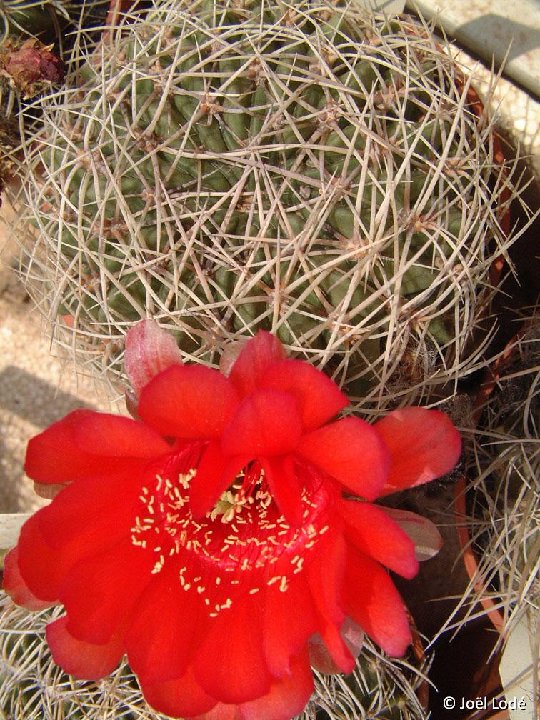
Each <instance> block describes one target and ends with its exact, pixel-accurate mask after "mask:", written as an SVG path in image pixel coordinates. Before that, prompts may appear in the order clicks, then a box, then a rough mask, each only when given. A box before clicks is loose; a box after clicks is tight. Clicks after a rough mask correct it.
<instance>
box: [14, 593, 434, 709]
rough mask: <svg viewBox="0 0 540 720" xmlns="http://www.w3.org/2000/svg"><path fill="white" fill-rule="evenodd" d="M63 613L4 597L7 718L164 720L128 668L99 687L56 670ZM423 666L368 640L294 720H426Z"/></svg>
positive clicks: (319, 678)
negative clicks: (345, 671) (49, 631)
mask: <svg viewBox="0 0 540 720" xmlns="http://www.w3.org/2000/svg"><path fill="white" fill-rule="evenodd" d="M60 614H61V613H60V612H59V611H58V610H42V611H40V612H39V613H29V612H28V611H27V610H24V609H22V608H18V607H17V606H16V605H14V603H13V602H12V601H11V600H10V599H9V598H8V597H6V596H5V595H4V594H3V593H1V594H0V711H2V712H3V713H5V715H0V716H1V717H2V720H4V717H5V718H6V719H7V720H12V719H13V720H19V718H20V719H21V720H22V718H24V720H166V716H165V715H162V714H161V713H158V712H156V711H155V710H153V709H152V708H150V707H149V706H148V705H147V704H146V702H145V700H144V698H143V696H142V694H141V692H140V689H139V686H138V684H137V680H136V678H135V676H134V674H133V673H132V672H131V671H130V668H129V666H128V665H127V664H125V663H123V664H122V665H121V666H120V667H119V668H118V669H117V670H115V672H114V673H113V674H112V675H111V676H110V677H107V678H105V679H104V680H100V681H99V682H88V681H82V680H76V679H75V678H73V677H71V676H69V675H67V674H66V673H65V672H63V671H62V670H61V669H60V668H59V667H58V666H57V665H55V664H54V662H53V660H52V658H51V654H50V651H49V648H48V646H47V643H46V642H45V632H44V631H45V624H46V623H47V622H49V621H50V620H51V617H56V616H59V615H60ZM422 683H425V680H423V676H422V667H421V664H420V663H419V661H418V660H415V659H413V661H412V663H409V662H407V661H406V660H403V661H399V660H398V661H396V660H395V659H392V660H389V659H388V658H386V657H385V656H384V655H382V654H381V653H380V651H379V652H378V651H377V650H376V648H375V646H374V645H373V644H372V643H371V642H370V641H369V640H368V639H366V640H365V645H364V647H363V649H362V654H361V656H360V658H359V661H358V663H357V667H356V670H355V672H354V673H353V674H351V675H349V676H347V677H343V676H335V675H323V674H320V673H317V674H316V677H315V693H314V695H313V697H312V699H311V700H310V702H309V704H308V706H307V707H306V709H305V711H304V712H303V713H302V714H301V715H300V716H299V717H298V719H297V720H350V719H351V718H353V717H354V718H359V719H360V718H365V719H366V720H367V719H368V718H369V720H398V719H399V720H423V718H424V717H425V715H424V710H423V707H422V704H421V702H420V701H419V699H418V696H417V695H418V694H419V687H420V686H421V685H422Z"/></svg>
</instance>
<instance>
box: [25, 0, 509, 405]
mask: <svg viewBox="0 0 540 720" xmlns="http://www.w3.org/2000/svg"><path fill="white" fill-rule="evenodd" d="M468 87H469V86H468V83H467V82H465V81H464V80H463V79H462V77H461V75H460V73H459V71H458V70H457V68H456V65H455V64H454V62H453V60H452V59H451V58H450V57H449V55H448V54H447V53H446V52H445V51H444V50H443V49H442V48H441V47H440V46H439V45H438V44H437V42H436V41H435V40H434V38H433V37H432V36H431V34H430V33H429V32H428V30H427V29H426V28H425V27H424V26H422V25H421V24H418V23H417V22H415V21H413V20H412V19H409V18H403V19H395V20H392V21H388V20H385V19H383V18H381V17H371V16H367V15H365V14H364V11H362V10H359V9H357V8H355V7H354V5H346V6H344V7H341V6H340V5H339V3H338V4H337V5H336V4H328V5H324V4H322V5H319V4H317V3H308V2H307V1H305V0H302V1H301V2H298V3H295V4H293V5H288V4H286V3H284V2H282V1H281V0H268V1H265V2H262V1H261V0H235V1H234V2H233V1H232V0H219V1H217V2H204V1H203V0H197V2H194V3H193V2H187V0H184V1H182V2H159V3H156V4H155V6H154V7H153V8H152V9H150V10H149V11H148V13H147V15H145V17H144V18H142V19H139V20H138V21H136V22H134V23H132V24H130V25H129V27H127V26H124V25H123V24H122V23H121V22H120V23H119V26H118V27H117V28H116V29H115V30H113V31H112V33H111V37H110V42H108V43H104V44H102V45H101V46H100V47H99V48H98V49H97V50H96V51H95V52H94V53H93V54H89V55H88V57H87V59H86V62H85V63H84V64H83V65H82V66H81V67H80V69H79V70H78V71H76V72H73V73H72V74H70V76H69V77H68V79H67V83H66V89H65V90H63V91H62V92H60V93H57V94H56V96H55V97H54V98H50V99H47V100H46V101H45V102H43V103H42V106H43V111H44V117H45V125H44V128H43V132H42V133H41V134H40V136H39V138H38V140H37V142H36V143H35V144H34V145H33V146H32V148H31V149H30V153H29V156H28V158H27V164H28V166H29V167H30V168H33V172H32V170H31V171H30V176H29V182H28V184H27V185H28V198H27V202H28V204H29V206H30V207H31V208H32V223H33V224H34V226H35V227H36V228H37V232H35V233H34V234H33V236H32V237H31V244H30V251H29V256H28V257H27V258H26V260H25V263H26V273H25V274H26V279H27V280H28V284H29V285H30V289H31V293H32V294H33V296H34V297H35V299H36V301H37V303H38V304H39V306H40V308H41V309H42V310H43V312H44V313H45V314H46V315H47V316H48V319H49V321H50V322H51V323H52V325H53V327H54V331H53V332H54V335H55V337H56V339H57V340H58V342H60V343H61V344H63V345H65V346H67V347H69V348H72V349H74V350H75V351H76V353H77V354H78V356H79V359H80V360H81V361H82V363H83V364H86V365H90V366H93V368H94V370H96V371H97V372H98V374H101V375H104V374H106V375H107V376H108V377H109V378H112V379H113V380H114V379H116V380H118V379H119V378H121V367H122V347H123V337H124V335H125V332H126V330H127V329H128V328H129V326H130V325H131V324H133V323H134V322H135V321H137V320H138V319H139V318H141V317H145V316H152V317H154V318H155V319H156V320H157V321H158V322H160V324H162V325H163V326H164V327H166V328H167V329H169V330H171V331H173V332H175V333H176V337H177V340H178V343H179V346H180V348H181V349H182V351H183V352H184V353H185V355H186V357H187V358H188V359H191V360H193V359H195V360H197V361H201V362H206V363H209V364H212V363H214V362H215V361H216V358H217V355H218V351H219V350H220V349H221V347H222V346H223V344H224V343H225V342H228V341H231V340H235V339H241V338H243V337H245V336H250V335H252V334H254V333H255V332H256V331H257V330H258V329H266V330H271V331H272V332H274V333H276V334H277V336H278V337H279V338H280V339H281V340H282V341H283V342H284V343H285V344H286V345H287V346H288V348H289V350H290V351H291V352H292V353H293V354H296V355H297V356H304V357H306V358H307V359H309V360H310V361H311V362H313V363H314V364H316V365H317V366H319V367H321V368H324V369H325V370H326V371H327V372H328V373H329V374H331V375H332V376H333V377H334V379H336V381H337V382H339V383H340V385H342V386H343V387H344V388H345V390H346V392H347V393H348V394H349V396H352V397H353V398H354V399H356V401H358V402H359V401H360V400H361V399H363V400H362V401H363V404H364V408H368V407H370V406H372V405H373V404H375V403H376V404H377V405H378V406H379V407H381V406H384V405H385V404H388V402H389V399H388V398H390V397H392V398H394V400H395V398H396V397H398V398H400V401H402V402H405V401H411V400H412V397H411V394H412V395H414V396H415V398H416V399H418V396H419V395H422V393H426V392H427V388H428V387H429V386H442V385H444V384H445V383H448V381H455V380H456V378H457V377H458V375H463V374H465V373H467V372H470V371H472V369H474V367H475V365H476V363H477V360H478V353H479V349H478V348H479V345H478V343H476V344H474V343H473V344H471V342H470V341H471V338H472V335H473V331H474V330H475V329H477V328H478V325H479V323H480V321H481V318H482V317H483V316H484V315H485V313H486V311H487V307H488V304H489V299H490V297H491V295H492V294H493V288H492V286H491V282H490V278H489V268H490V265H491V263H492V261H493V259H494V258H495V257H497V256H499V255H500V254H501V253H504V250H505V247H506V246H507V242H508V241H507V238H506V237H505V234H504V232H503V230H502V228H501V223H500V215H499V214H498V213H499V212H504V210H505V207H506V206H507V204H508V198H509V196H510V194H511V193H510V192H509V191H508V177H507V176H506V175H505V173H504V172H503V170H502V169H501V168H500V166H498V165H497V162H496V160H495V155H496V149H497V148H496V147H495V146H494V142H493V137H492V126H491V124H490V122H489V121H488V120H487V119H486V118H485V117H482V120H481V122H479V119H478V117H477V116H476V115H475V113H474V112H473V110H472V109H471V106H470V105H469V103H468V100H467V97H468ZM497 207H498V209H497ZM411 388H412V389H411Z"/></svg>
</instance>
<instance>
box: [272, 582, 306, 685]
mask: <svg viewBox="0 0 540 720" xmlns="http://www.w3.org/2000/svg"><path fill="white" fill-rule="evenodd" d="M317 627H318V625H317V612H316V610H315V605H314V603H313V599H312V597H311V592H310V589H309V586H308V585H307V583H306V580H305V578H304V577H303V575H302V574H299V575H297V576H296V577H294V576H293V578H292V579H290V580H289V583H288V586H287V590H286V591H285V592H281V591H280V590H279V588H278V587H277V585H273V586H272V587H270V588H269V589H268V590H267V591H266V593H265V608H264V631H263V638H264V652H265V657H266V662H267V664H268V668H269V670H270V672H271V673H272V675H274V676H276V677H283V676H284V675H287V674H289V673H290V672H291V658H292V657H293V656H294V655H297V654H298V653H299V652H300V650H301V649H302V647H303V646H304V645H305V643H306V641H307V639H308V638H309V637H310V636H311V635H313V633H314V632H315V631H316V629H317Z"/></svg>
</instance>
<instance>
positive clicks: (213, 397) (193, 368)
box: [138, 365, 238, 439]
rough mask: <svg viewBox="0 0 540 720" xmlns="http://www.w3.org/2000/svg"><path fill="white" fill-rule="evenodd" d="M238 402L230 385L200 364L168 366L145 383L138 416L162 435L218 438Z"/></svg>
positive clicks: (218, 374) (219, 375) (226, 379)
mask: <svg viewBox="0 0 540 720" xmlns="http://www.w3.org/2000/svg"><path fill="white" fill-rule="evenodd" d="M237 404H238V397H237V394H236V391H235V389H234V387H233V384H232V383H231V382H230V381H229V379H228V378H226V377H224V376H223V375H221V373H219V372H218V371H217V370H212V368H207V367H203V366H202V365H189V366H187V365H172V366H171V367H169V368H167V370H164V371H163V372H162V373H160V374H159V375H157V376H156V377H155V378H154V379H153V380H151V381H150V382H149V383H148V385H146V386H145V387H144V388H143V390H142V392H141V398H140V401H139V408H138V410H139V416H140V417H141V418H142V419H143V420H144V421H145V422H147V423H148V424H149V425H151V426H152V427H154V428H155V429H156V430H157V431H158V432H160V433H162V434H163V435H166V436H173V437H179V438H189V439H210V438H214V437H219V436H220V435H221V433H222V432H223V428H224V427H225V425H226V423H227V422H228V420H229V418H230V416H231V415H232V413H233V412H234V409H235V408H236V405H237Z"/></svg>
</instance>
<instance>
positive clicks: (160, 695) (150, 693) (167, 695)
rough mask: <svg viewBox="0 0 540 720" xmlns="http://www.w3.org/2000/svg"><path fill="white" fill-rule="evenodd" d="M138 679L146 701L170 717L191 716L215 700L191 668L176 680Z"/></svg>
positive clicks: (208, 706) (210, 705)
mask: <svg viewBox="0 0 540 720" xmlns="http://www.w3.org/2000/svg"><path fill="white" fill-rule="evenodd" d="M139 681H140V683H141V687H142V691H143V694H144V697H145V699H146V702H147V703H148V704H149V705H151V706H152V707H153V708H154V709H155V710H157V711H158V712H160V713H164V714H165V715H170V716H171V717H175V718H179V717H185V718H193V717H194V716H195V715H200V713H205V712H207V711H208V710H210V708H212V707H214V705H215V704H216V700H214V698H212V697H210V695H208V694H207V693H206V692H205V691H204V690H203V689H202V688H201V686H200V685H199V684H198V683H197V682H196V680H195V678H194V675H193V671H192V670H191V669H190V670H188V672H187V673H186V674H185V675H183V676H182V677H181V678H178V679H176V680H166V681H165V682H159V683H147V682H146V680H145V678H144V677H140V678H139Z"/></svg>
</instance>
